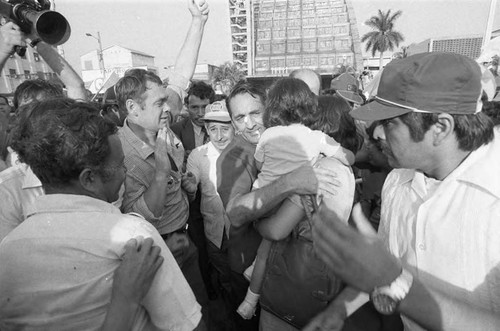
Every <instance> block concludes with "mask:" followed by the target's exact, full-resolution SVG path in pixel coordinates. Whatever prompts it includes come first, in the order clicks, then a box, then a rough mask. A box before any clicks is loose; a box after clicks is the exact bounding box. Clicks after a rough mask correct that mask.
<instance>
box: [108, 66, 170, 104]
mask: <svg viewBox="0 0 500 331" xmlns="http://www.w3.org/2000/svg"><path fill="white" fill-rule="evenodd" d="M148 82H151V83H155V84H158V85H163V83H162V81H161V79H160V77H158V76H157V75H156V74H155V73H154V72H151V71H148V70H144V69H130V70H127V71H126V72H125V76H123V77H122V78H120V80H119V81H118V83H116V85H115V93H116V100H117V101H118V107H119V108H120V109H127V107H126V105H125V103H126V102H127V100H128V99H132V100H135V101H137V102H138V103H139V104H140V105H141V107H144V100H143V98H142V95H143V94H144V93H145V92H146V85H147V83H148Z"/></svg>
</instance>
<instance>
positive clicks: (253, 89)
mask: <svg viewBox="0 0 500 331" xmlns="http://www.w3.org/2000/svg"><path fill="white" fill-rule="evenodd" d="M240 94H250V95H251V96H252V97H253V98H256V99H257V98H258V99H259V100H260V101H261V102H262V104H264V103H265V102H266V91H265V90H264V89H263V88H261V87H260V86H259V85H258V83H255V82H250V81H247V80H240V81H239V82H238V83H236V85H234V87H233V89H232V90H231V92H230V93H229V95H228V96H227V98H226V107H227V110H228V111H229V115H231V117H232V116H233V112H232V110H231V107H230V105H229V104H230V103H231V100H232V99H233V98H234V97H236V96H237V95H240Z"/></svg>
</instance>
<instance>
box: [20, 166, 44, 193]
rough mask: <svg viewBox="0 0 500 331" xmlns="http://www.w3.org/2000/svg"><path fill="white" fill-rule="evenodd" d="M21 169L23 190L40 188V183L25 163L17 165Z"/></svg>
mask: <svg viewBox="0 0 500 331" xmlns="http://www.w3.org/2000/svg"><path fill="white" fill-rule="evenodd" d="M21 167H22V168H23V172H24V179H23V186H22V188H23V190H24V189H29V188H35V187H42V182H41V181H40V179H38V177H37V176H36V175H35V174H34V173H33V170H31V167H30V166H29V165H27V164H25V163H21V164H19V168H21Z"/></svg>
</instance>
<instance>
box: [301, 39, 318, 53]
mask: <svg viewBox="0 0 500 331" xmlns="http://www.w3.org/2000/svg"><path fill="white" fill-rule="evenodd" d="M302 47H303V48H304V52H315V51H316V40H314V41H303V43H302Z"/></svg>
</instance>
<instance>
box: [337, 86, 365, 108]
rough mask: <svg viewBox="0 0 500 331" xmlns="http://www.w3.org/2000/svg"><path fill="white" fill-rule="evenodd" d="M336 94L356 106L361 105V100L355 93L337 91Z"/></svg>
mask: <svg viewBox="0 0 500 331" xmlns="http://www.w3.org/2000/svg"><path fill="white" fill-rule="evenodd" d="M336 92H337V94H338V95H340V96H341V97H342V98H344V99H346V100H347V101H350V102H354V103H357V104H358V105H361V104H363V98H362V97H361V96H360V95H359V94H357V93H355V92H351V91H340V90H337V91H336Z"/></svg>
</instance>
